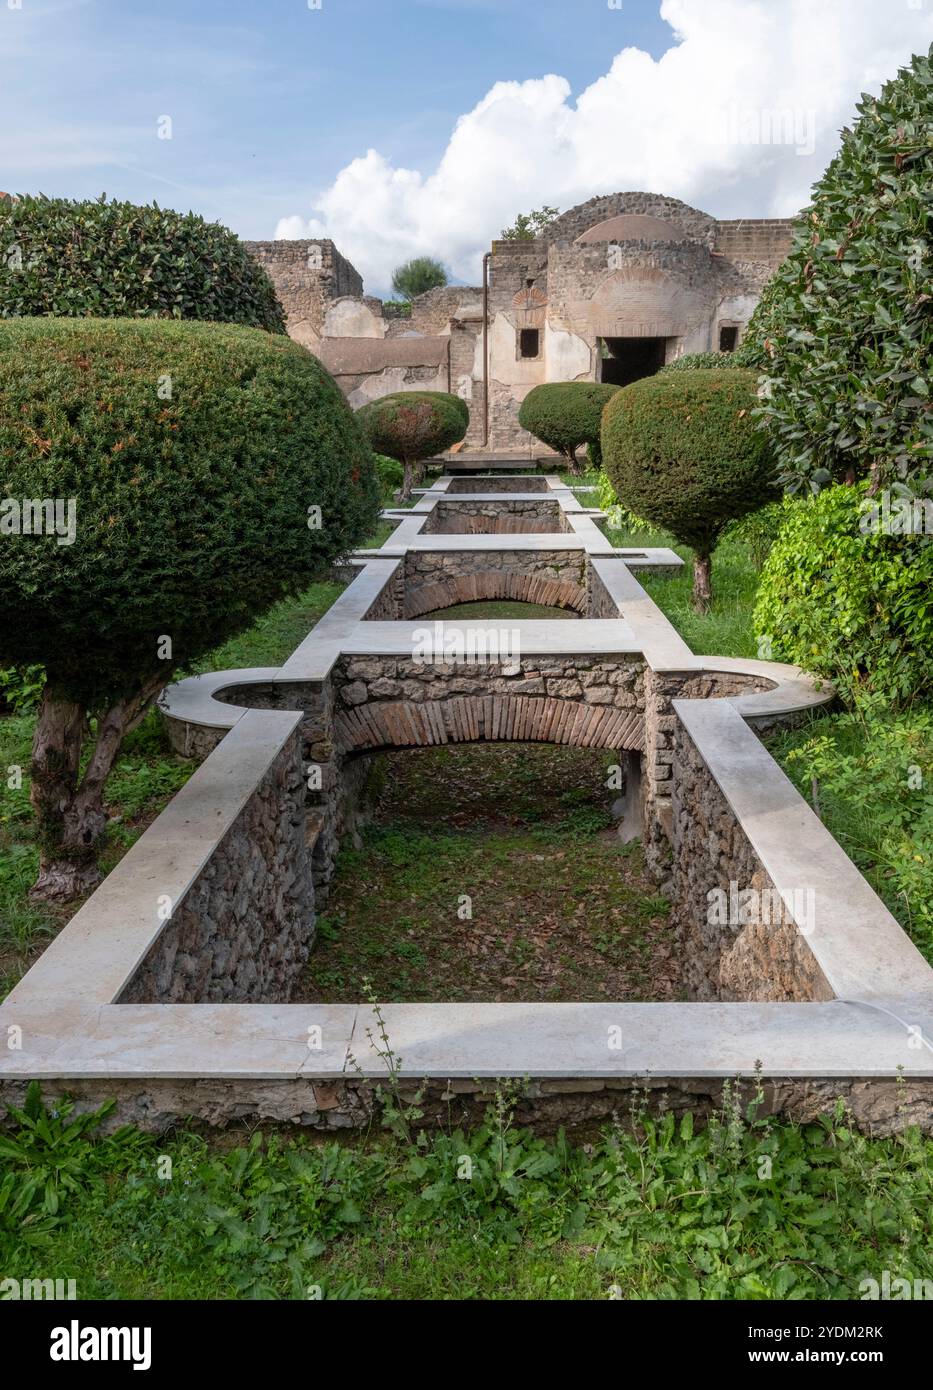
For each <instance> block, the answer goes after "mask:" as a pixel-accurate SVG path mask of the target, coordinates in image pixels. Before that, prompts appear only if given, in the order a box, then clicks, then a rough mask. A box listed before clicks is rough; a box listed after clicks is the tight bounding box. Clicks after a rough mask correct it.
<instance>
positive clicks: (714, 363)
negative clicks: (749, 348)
mask: <svg viewBox="0 0 933 1390" xmlns="http://www.w3.org/2000/svg"><path fill="white" fill-rule="evenodd" d="M741 353H742V349H741V348H738V349H737V350H736V351H735V352H688V353H685V354H684V356H683V357H677V358H675V359H674V361H673V362H668V364H667V366H666V367H662V368H661V371H662V372H696V371H732V370H733V369H734V368H736V367H744V366H748V365H749V364H748V363H747V362H745V361H744V359H743V357H742V356H741Z"/></svg>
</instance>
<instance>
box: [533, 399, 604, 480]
mask: <svg viewBox="0 0 933 1390" xmlns="http://www.w3.org/2000/svg"><path fill="white" fill-rule="evenodd" d="M618 390H619V387H618V386H611V385H608V384H606V383H604V382H600V381H557V382H549V383H548V384H547V385H545V386H535V387H533V388H532V390H531V391H529V392H528V395H527V396H526V397H525V399H524V400H523V401H522V404H521V409H520V410H519V412H518V423H519V424H520V425H521V427H522V429H523V430H527V431H528V433H529V434H533V435H534V436H535V438H536V439H540V440H541V442H542V444H546V445H547V446H548V448H549V449H554V450H556V451H557V453H559V454H563V455H564V457H565V458H566V459H567V461H568V463H569V465H570V468H571V471H572V472H574V473H580V472H581V471H582V470H581V468H580V463H579V460H578V459H577V450H578V449H581V448H582V447H583V445H584V444H587V445H589V446H590V454H589V459H590V464H591V466H592V467H594V468H595V467H598V466H599V465H600V464H601V462H602V450H601V447H600V430H601V425H602V415H603V411H604V410H605V408H606V406H607V405H608V404H609V402H610V401H611V400H612V398H613V396H614V395H615V394H616V392H617V391H618ZM594 447H595V452H594Z"/></svg>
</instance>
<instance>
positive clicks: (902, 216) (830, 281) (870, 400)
mask: <svg viewBox="0 0 933 1390" xmlns="http://www.w3.org/2000/svg"><path fill="white" fill-rule="evenodd" d="M931 54H933V50H931ZM931 54H927V55H924V56H918V57H915V58H913V59H912V60H911V63H910V66H909V67H907V68H904V69H902V70H901V72H900V73H899V74H898V76H897V77H896V78H894V80H893V81H891V82H888V83H887V84H886V85H885V87H884V89H883V91H882V93H881V96H880V97H871V96H863V98H862V100H861V102H860V103H859V106H858V111H859V119H858V120H857V121H856V122H855V124H854V125H853V127H852V129H851V130H845V131H844V132H843V137H842V148H841V150H840V152H839V154H838V155H837V157H836V158H835V159H834V160H833V161H832V163H831V164H830V166H829V168H828V169H827V171H826V173H825V175H824V176H823V178H822V179H821V180H820V182H819V183H818V184H817V185H816V187H815V189H814V195H813V202H812V205H811V206H810V207H809V208H808V209H806V211H805V212H804V213H803V214H802V215H801V218H800V221H799V223H798V225H797V230H796V233H795V237H794V244H793V248H792V250H791V253H790V255H789V257H788V259H787V260H786V262H785V263H784V265H783V266H782V267H781V268H780V270H779V271H778V272H777V274H776V275H775V277H774V278H773V280H772V281H771V282H770V284H769V286H768V287H767V289H766V292H765V295H764V296H763V298H762V301H761V304H760V305H759V310H758V312H757V314H756V316H755V318H754V319H753V321H752V325H751V329H750V333H749V338H750V340H751V342H752V344H753V345H757V348H758V352H759V361H762V362H764V363H765V364H766V366H765V370H766V371H767V373H768V376H769V378H770V392H771V395H770V400H769V401H768V402H767V403H766V405H765V407H764V409H765V412H766V416H767V420H768V423H769V426H770V429H771V432H772V435H773V437H774V440H775V445H776V448H777V450H778V454H779V462H780V464H781V467H782V469H783V472H784V475H785V477H786V479H787V481H788V483H789V485H790V486H791V487H792V488H794V489H795V490H796V489H799V488H801V487H809V488H810V489H811V490H812V491H819V489H820V488H821V487H824V486H826V485H827V484H829V483H830V482H832V481H836V482H853V481H856V480H858V479H860V478H865V477H869V476H870V477H872V478H874V479H875V480H876V482H877V481H880V482H888V481H890V480H892V479H894V478H900V479H901V480H902V481H905V480H906V481H910V482H911V483H912V484H914V485H919V484H920V483H921V482H922V481H923V479H924V478H926V477H927V475H928V474H929V472H930V460H931V456H933V415H931V411H930V356H931V351H933V315H931V313H930V300H931V296H933V248H931V244H930V184H931V179H933V146H931V144H930V139H929V130H930V126H931V123H933V64H931Z"/></svg>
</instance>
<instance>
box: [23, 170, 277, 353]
mask: <svg viewBox="0 0 933 1390" xmlns="http://www.w3.org/2000/svg"><path fill="white" fill-rule="evenodd" d="M45 314H50V315H56V316H59V317H69V318H71V317H83V316H85V315H89V316H91V317H95V318H175V319H207V320H211V321H213V322H217V323H240V324H246V325H248V326H250V327H254V328H265V329H267V330H268V331H269V332H273V333H284V332H285V321H284V318H283V314H282V308H281V305H280V304H279V302H278V299H277V298H276V294H275V289H274V287H273V284H272V281H271V280H270V279H269V277H268V275H267V274H266V272H265V271H264V270H263V269H262V267H261V266H260V265H258V264H257V263H256V262H255V261H254V260H253V258H252V257H251V256H250V254H249V252H248V251H247V250H246V247H245V246H244V245H243V243H242V242H241V241H240V240H239V238H238V237H236V236H234V234H233V232H231V231H228V229H227V228H226V227H222V226H220V225H219V224H218V223H212V222H205V221H204V219H203V218H202V217H198V216H197V215H196V214H195V213H193V212H189V213H178V212H173V211H172V210H171V209H168V208H160V207H157V206H156V205H155V204H153V205H152V206H151V207H136V206H134V204H132V203H119V202H106V201H105V200H104V199H103V198H100V199H98V200H96V201H88V202H73V201H71V200H70V199H67V198H45V197H41V196H40V197H23V198H17V199H9V198H7V199H0V318H12V317H18V316H23V315H28V316H33V315H45Z"/></svg>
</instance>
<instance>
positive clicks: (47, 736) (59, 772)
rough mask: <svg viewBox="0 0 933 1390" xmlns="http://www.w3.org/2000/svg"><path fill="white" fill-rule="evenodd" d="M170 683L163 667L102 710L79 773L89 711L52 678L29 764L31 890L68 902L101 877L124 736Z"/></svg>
mask: <svg viewBox="0 0 933 1390" xmlns="http://www.w3.org/2000/svg"><path fill="white" fill-rule="evenodd" d="M164 684H165V673H164V672H160V673H159V675H158V676H150V677H149V678H148V679H147V680H146V681H144V682H143V685H142V687H141V689H140V690H139V692H138V693H137V694H136V695H134V696H132V697H130V698H129V699H126V700H120V701H119V702H118V703H117V704H115V705H114V706H113V707H112V708H111V709H109V710H108V711H107V713H106V714H104V715H103V716H102V717H101V719H100V721H99V723H98V726H97V738H96V742H95V744H94V749H93V751H92V753H91V757H90V759H89V761H88V764H87V766H86V768H85V770H84V775H83V776H81V777H80V780H79V769H80V762H81V749H82V746H83V743H84V738H85V735H86V733H87V728H88V719H87V712H86V711H85V709H84V707H83V705H80V704H76V703H75V702H74V701H72V700H69V699H67V698H66V697H65V696H64V695H63V694H62V692H61V691H60V690H59V689H58V688H57V687H55V686H54V685H53V684H49V685H47V686H46V688H45V691H44V692H43V696H42V703H41V705H40V707H39V718H38V722H37V724H36V732H35V737H34V739H33V745H32V767H31V770H30V776H31V783H30V792H29V797H30V800H31V802H32V806H33V809H34V811H35V813H36V821H37V825H38V832H39V877H38V878H37V880H36V882H35V884H34V885H33V888H32V890H31V896H32V897H33V898H35V899H37V900H39V901H41V902H68V901H69V900H70V899H72V898H76V897H79V896H80V895H81V894H82V893H85V892H87V890H88V889H89V888H92V887H93V886H94V884H95V883H98V882H99V881H100V878H101V873H100V870H99V868H98V867H97V851H98V847H99V844H100V839H101V836H102V835H103V833H104V830H105V829H106V826H107V813H106V810H105V808H104V787H105V785H106V782H107V778H108V776H109V775H110V771H111V769H112V767H113V764H114V762H115V760H116V757H117V754H118V753H119V751H120V746H121V744H122V742H123V739H124V738H125V737H126V735H127V734H128V733H130V731H131V730H132V729H135V727H136V725H137V724H138V723H139V722H140V720H141V719H142V718H143V717H144V716H145V714H146V711H147V710H148V709H149V706H150V705H151V704H152V702H153V700H154V699H155V697H156V696H157V695H158V693H159V691H160V690H161V688H162V686H163V685H164Z"/></svg>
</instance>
